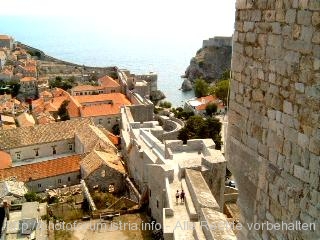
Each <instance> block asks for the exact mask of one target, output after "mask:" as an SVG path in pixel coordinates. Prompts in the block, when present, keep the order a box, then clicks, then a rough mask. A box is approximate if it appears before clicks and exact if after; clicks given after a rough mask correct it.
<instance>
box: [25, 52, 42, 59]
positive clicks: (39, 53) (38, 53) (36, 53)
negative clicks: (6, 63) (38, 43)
mask: <svg viewBox="0 0 320 240" xmlns="http://www.w3.org/2000/svg"><path fill="white" fill-rule="evenodd" d="M27 53H29V54H30V55H31V56H32V57H37V58H38V59H40V58H41V52H40V51H38V50H28V51H27Z"/></svg>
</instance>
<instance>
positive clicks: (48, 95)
mask: <svg viewBox="0 0 320 240" xmlns="http://www.w3.org/2000/svg"><path fill="white" fill-rule="evenodd" d="M40 97H53V95H52V93H51V92H48V91H43V92H41V93H40Z"/></svg>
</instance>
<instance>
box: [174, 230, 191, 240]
mask: <svg viewBox="0 0 320 240" xmlns="http://www.w3.org/2000/svg"><path fill="white" fill-rule="evenodd" d="M173 239H174V240H192V239H194V237H193V230H192V229H176V230H174V231H173Z"/></svg>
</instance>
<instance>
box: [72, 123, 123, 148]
mask: <svg viewBox="0 0 320 240" xmlns="http://www.w3.org/2000/svg"><path fill="white" fill-rule="evenodd" d="M75 134H76V136H77V138H78V139H79V141H80V142H81V143H82V145H83V146H84V152H90V151H92V150H93V149H95V148H96V147H97V146H99V147H100V148H101V147H103V148H104V149H108V151H116V150H117V148H116V147H115V146H114V144H113V143H112V142H111V141H110V139H109V138H108V137H107V135H106V134H105V133H104V132H103V131H102V129H100V128H98V127H96V126H92V125H89V127H87V128H83V129H79V130H78V129H77V130H76V133H75Z"/></svg>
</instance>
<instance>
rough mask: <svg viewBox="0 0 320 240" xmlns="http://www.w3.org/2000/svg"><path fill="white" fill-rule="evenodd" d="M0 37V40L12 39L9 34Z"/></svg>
mask: <svg viewBox="0 0 320 240" xmlns="http://www.w3.org/2000/svg"><path fill="white" fill-rule="evenodd" d="M0 39H1V40H10V39H12V37H10V36H9V35H0Z"/></svg>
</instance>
